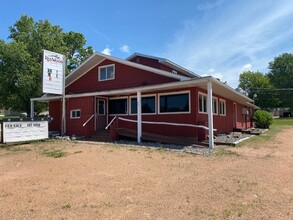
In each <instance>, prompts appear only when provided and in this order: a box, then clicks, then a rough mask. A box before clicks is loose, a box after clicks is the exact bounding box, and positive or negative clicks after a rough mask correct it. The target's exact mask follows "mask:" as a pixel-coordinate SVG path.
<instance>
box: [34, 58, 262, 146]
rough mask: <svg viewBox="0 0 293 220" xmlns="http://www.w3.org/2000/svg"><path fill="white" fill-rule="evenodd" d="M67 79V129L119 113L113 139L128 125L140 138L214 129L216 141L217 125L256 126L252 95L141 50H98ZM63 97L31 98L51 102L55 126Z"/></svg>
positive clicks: (101, 124)
mask: <svg viewBox="0 0 293 220" xmlns="http://www.w3.org/2000/svg"><path fill="white" fill-rule="evenodd" d="M65 83H66V89H65V90H66V96H65V98H66V134H67V135H83V136H91V135H93V134H95V133H99V132H103V131H105V127H106V126H107V125H108V124H109V123H110V122H112V119H113V118H114V117H115V116H119V117H120V118H121V119H119V120H118V119H117V118H115V120H114V122H113V123H112V124H111V126H110V130H111V137H112V139H117V138H118V137H119V135H121V133H119V132H122V133H123V132H124V133H123V134H124V135H126V136H127V132H126V131H128V134H129V135H130V134H131V133H132V135H137V137H138V141H140V137H141V136H142V137H143V138H144V137H151V136H152V135H153V137H157V138H158V139H161V140H164V137H170V138H173V139H174V138H176V137H178V138H182V137H184V138H185V139H188V138H193V139H195V140H198V141H202V140H204V139H207V138H208V133H209V134H210V135H209V139H210V146H211V145H213V139H212V138H213V135H211V134H213V129H216V133H225V132H231V131H233V129H235V128H238V129H245V128H249V127H251V126H253V124H252V121H251V116H252V114H253V111H254V109H255V108H256V106H254V105H253V104H252V102H253V100H251V99H249V98H248V97H246V96H245V95H243V94H241V93H239V92H237V91H235V90H234V89H232V88H231V87H229V86H228V85H226V84H224V83H222V82H220V81H219V80H217V79H215V78H213V77H200V76H199V75H197V74H195V73H193V72H191V71H189V70H187V69H185V68H183V67H181V66H179V65H177V64H175V63H173V62H171V61H169V60H167V59H162V58H158V57H153V56H146V55H143V54H137V53H136V54H133V55H132V56H130V57H129V58H127V59H126V60H122V59H118V58H115V57H112V56H107V55H104V54H101V53H95V54H94V55H92V56H91V57H90V58H89V59H87V60H86V61H85V62H84V63H83V64H82V65H80V66H79V67H78V68H77V69H76V70H74V71H73V72H72V73H70V75H68V76H67V77H66V81H65ZM61 98H62V97H61V96H54V95H48V94H45V95H44V96H43V97H40V98H33V99H31V101H32V103H33V102H34V101H47V102H49V114H50V116H52V117H53V119H54V120H53V121H52V122H51V123H50V125H49V126H50V130H55V131H56V130H59V131H60V130H61V118H62V99H61ZM209 100H210V102H209ZM137 103H141V105H137ZM208 103H211V104H210V105H209V104H208ZM32 106H33V105H32ZM137 112H138V113H139V114H137ZM140 112H141V114H140ZM131 120H133V121H131ZM136 120H137V121H138V123H137V122H136ZM141 121H142V122H141ZM170 123H171V124H170ZM172 123H173V124H172ZM204 127H206V129H208V132H207V131H206V130H205V129H204ZM141 132H142V134H141ZM130 136H131V135H130ZM146 139H147V138H146ZM150 139H151V138H150ZM171 142H172V141H171Z"/></svg>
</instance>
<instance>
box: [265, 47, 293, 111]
mask: <svg viewBox="0 0 293 220" xmlns="http://www.w3.org/2000/svg"><path fill="white" fill-rule="evenodd" d="M269 70H270V71H269V73H268V77H269V79H270V81H271V83H272V84H273V85H274V86H275V87H276V88H277V89H279V90H278V94H279V97H280V100H281V107H291V108H293V91H292V89H293V54H289V53H283V54H281V55H280V56H278V57H276V58H275V59H274V60H273V61H272V62H270V63H269Z"/></svg>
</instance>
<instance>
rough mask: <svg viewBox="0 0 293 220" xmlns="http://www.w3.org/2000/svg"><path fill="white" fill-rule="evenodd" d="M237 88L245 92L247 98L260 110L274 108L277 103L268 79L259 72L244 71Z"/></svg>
mask: <svg viewBox="0 0 293 220" xmlns="http://www.w3.org/2000/svg"><path fill="white" fill-rule="evenodd" d="M238 87H239V88H241V89H243V90H244V91H245V92H247V94H248V97H249V98H251V99H253V100H254V101H255V104H256V105H257V106H259V107H261V108H264V109H268V108H272V107H275V106H276V105H277V103H278V100H277V97H276V94H275V90H274V87H273V85H272V84H271V82H270V79H269V78H268V77H267V76H266V75H264V74H263V73H261V72H253V71H246V72H243V73H242V74H241V75H240V77H239V85H238Z"/></svg>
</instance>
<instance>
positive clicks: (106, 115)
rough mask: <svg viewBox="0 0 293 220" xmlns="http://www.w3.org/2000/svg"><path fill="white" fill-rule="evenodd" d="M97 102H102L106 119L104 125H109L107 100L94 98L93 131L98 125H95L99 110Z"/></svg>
mask: <svg viewBox="0 0 293 220" xmlns="http://www.w3.org/2000/svg"><path fill="white" fill-rule="evenodd" d="M99 100H102V101H104V111H105V115H104V116H105V117H106V125H108V123H109V114H108V103H109V98H108V97H104V96H95V101H94V113H95V117H94V118H95V131H97V129H98V123H97V117H98V115H99V112H98V111H99V109H98V103H99Z"/></svg>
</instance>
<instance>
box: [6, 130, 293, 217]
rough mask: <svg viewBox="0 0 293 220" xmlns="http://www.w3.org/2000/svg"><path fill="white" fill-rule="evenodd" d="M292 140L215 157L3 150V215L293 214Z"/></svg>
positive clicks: (108, 149) (79, 147)
mask: <svg viewBox="0 0 293 220" xmlns="http://www.w3.org/2000/svg"><path fill="white" fill-rule="evenodd" d="M292 137H293V128H290V129H287V130H285V129H284V130H283V131H282V132H280V133H278V134H277V136H276V137H275V138H274V139H273V140H272V141H269V142H264V143H261V144H253V146H252V145H249V146H243V147H240V148H228V150H224V151H220V153H218V154H216V155H212V156H209V157H203V156H197V155H191V154H185V153H177V152H169V151H165V150H162V149H159V150H150V149H138V148H133V147H118V146H117V145H113V144H111V145H110V144H104V145H89V144H81V143H73V142H61V141H51V142H45V143H44V142H43V143H35V144H31V145H21V146H15V147H12V148H10V149H9V150H7V149H0V219H176V220H177V219H293V141H292ZM53 149H54V150H56V149H60V150H62V151H63V152H66V153H67V154H66V155H65V156H64V157H60V158H53V157H48V156H46V155H45V154H48V152H49V153H50V152H51V150H53ZM60 156H62V155H60Z"/></svg>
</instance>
